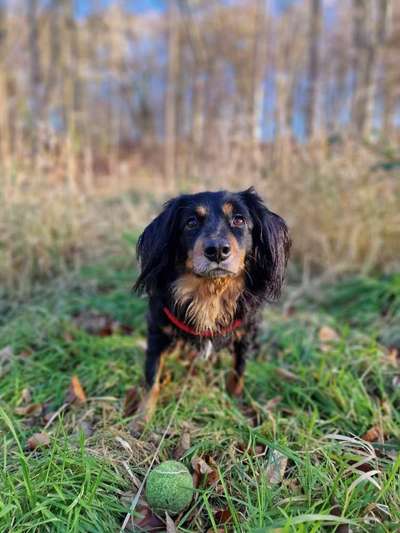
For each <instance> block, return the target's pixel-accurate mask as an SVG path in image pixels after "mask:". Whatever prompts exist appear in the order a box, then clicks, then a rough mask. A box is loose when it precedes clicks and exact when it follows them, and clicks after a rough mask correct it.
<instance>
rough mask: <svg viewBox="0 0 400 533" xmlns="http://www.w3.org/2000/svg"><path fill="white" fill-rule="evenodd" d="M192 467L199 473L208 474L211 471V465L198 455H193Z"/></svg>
mask: <svg viewBox="0 0 400 533" xmlns="http://www.w3.org/2000/svg"><path fill="white" fill-rule="evenodd" d="M191 463H192V467H193V470H194V471H195V472H198V473H199V474H203V475H204V474H210V473H211V472H212V468H211V466H209V465H208V464H207V463H206V462H205V461H204V459H202V458H201V457H198V456H197V455H196V456H194V457H193V459H192V461H191Z"/></svg>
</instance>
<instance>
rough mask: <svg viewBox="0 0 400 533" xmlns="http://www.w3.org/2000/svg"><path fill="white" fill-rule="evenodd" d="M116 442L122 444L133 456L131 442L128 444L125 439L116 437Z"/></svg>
mask: <svg viewBox="0 0 400 533" xmlns="http://www.w3.org/2000/svg"><path fill="white" fill-rule="evenodd" d="M115 440H116V441H117V442H118V444H120V445H121V446H122V448H123V449H124V450H125V451H126V452H128V453H129V455H132V454H133V450H132V448H131V445H130V444H129V442H127V441H126V440H125V439H123V438H122V437H115Z"/></svg>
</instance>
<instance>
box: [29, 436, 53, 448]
mask: <svg viewBox="0 0 400 533" xmlns="http://www.w3.org/2000/svg"><path fill="white" fill-rule="evenodd" d="M49 444H50V438H49V436H48V434H47V433H43V432H42V433H34V434H33V435H32V437H30V438H29V439H28V441H27V445H28V448H29V449H30V450H36V448H40V447H41V446H49Z"/></svg>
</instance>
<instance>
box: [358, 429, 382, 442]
mask: <svg viewBox="0 0 400 533" xmlns="http://www.w3.org/2000/svg"><path fill="white" fill-rule="evenodd" d="M361 438H362V439H363V440H366V441H367V442H376V441H377V440H379V441H382V440H383V434H382V429H381V428H380V427H379V426H372V428H370V429H369V430H368V431H367V432H366V433H364V435H363V436H362V437H361Z"/></svg>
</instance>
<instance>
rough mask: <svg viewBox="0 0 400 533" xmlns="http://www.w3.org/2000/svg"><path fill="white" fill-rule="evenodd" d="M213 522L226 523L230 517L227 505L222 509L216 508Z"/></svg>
mask: <svg viewBox="0 0 400 533" xmlns="http://www.w3.org/2000/svg"><path fill="white" fill-rule="evenodd" d="M214 518H215V522H216V523H217V524H218V525H221V524H226V523H227V522H229V521H230V519H231V518H232V515H231V512H230V510H229V509H228V507H225V508H224V509H217V510H216V511H215V513H214Z"/></svg>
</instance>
